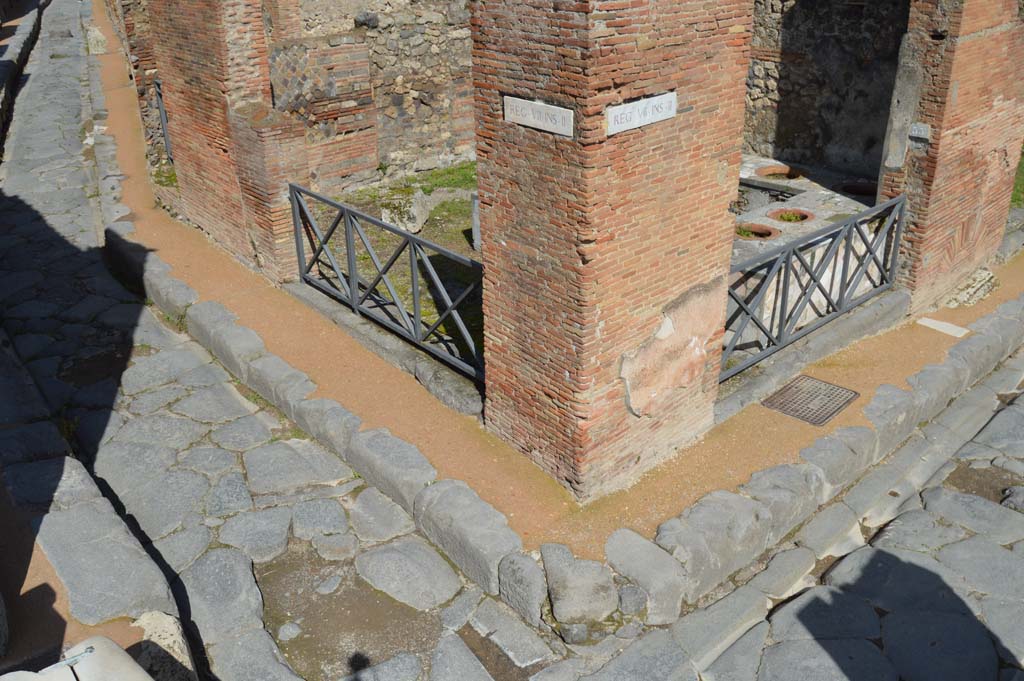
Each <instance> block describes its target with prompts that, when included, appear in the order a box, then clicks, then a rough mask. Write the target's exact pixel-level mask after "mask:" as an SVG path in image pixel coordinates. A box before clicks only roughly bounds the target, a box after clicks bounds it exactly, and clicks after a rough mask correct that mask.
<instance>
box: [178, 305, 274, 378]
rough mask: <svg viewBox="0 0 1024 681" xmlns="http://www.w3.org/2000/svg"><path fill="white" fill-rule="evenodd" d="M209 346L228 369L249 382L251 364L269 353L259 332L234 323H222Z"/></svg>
mask: <svg viewBox="0 0 1024 681" xmlns="http://www.w3.org/2000/svg"><path fill="white" fill-rule="evenodd" d="M189 309H191V308H189ZM207 347H209V348H210V352H211V353H213V355H214V357H216V358H217V359H218V360H220V363H221V364H223V365H224V366H225V367H226V368H227V370H228V371H230V372H231V373H232V374H233V375H234V376H236V377H238V378H239V379H241V380H242V381H243V382H245V383H247V384H248V382H249V380H250V378H249V365H250V364H251V363H252V361H254V360H257V359H259V358H260V357H263V356H264V355H266V354H267V348H266V346H265V345H263V339H262V338H260V337H259V334H257V333H256V332H255V331H253V330H252V329H250V328H248V327H245V326H238V325H237V324H234V323H231V324H223V325H221V326H220V327H219V329H218V330H217V333H216V334H215V335H214V336H212V337H211V338H210V345H209V346H207Z"/></svg>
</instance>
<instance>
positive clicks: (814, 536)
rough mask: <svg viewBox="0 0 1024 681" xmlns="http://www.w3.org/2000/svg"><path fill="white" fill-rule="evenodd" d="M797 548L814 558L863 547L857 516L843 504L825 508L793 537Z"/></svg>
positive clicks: (862, 536) (836, 554)
mask: <svg viewBox="0 0 1024 681" xmlns="http://www.w3.org/2000/svg"><path fill="white" fill-rule="evenodd" d="M796 542H797V544H799V545H800V546H803V547H806V548H808V549H810V550H811V551H813V552H814V555H815V556H816V557H817V558H818V559H822V558H826V557H828V556H843V555H846V554H847V553H849V552H851V551H853V550H855V549H858V548H860V547H861V546H864V535H863V534H862V533H861V530H860V524H859V523H858V521H857V516H856V515H854V513H853V511H851V510H850V508H849V507H848V506H846V504H843V503H838V504H833V505H832V506H829V507H828V508H826V509H825V510H823V511H822V512H821V513H819V514H818V515H816V516H815V517H814V519H813V520H811V522H809V523H807V525H805V526H804V527H803V529H801V530H800V534H798V535H797V537H796Z"/></svg>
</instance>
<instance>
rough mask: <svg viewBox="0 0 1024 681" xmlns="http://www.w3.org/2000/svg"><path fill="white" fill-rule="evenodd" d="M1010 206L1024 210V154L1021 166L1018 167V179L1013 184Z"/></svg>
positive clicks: (1023, 154)
mask: <svg viewBox="0 0 1024 681" xmlns="http://www.w3.org/2000/svg"><path fill="white" fill-rule="evenodd" d="M1010 205H1011V206H1013V207H1014V208H1024V153H1021V157H1020V165H1019V166H1017V179H1016V180H1015V181H1014V183H1013V197H1012V198H1011V199H1010Z"/></svg>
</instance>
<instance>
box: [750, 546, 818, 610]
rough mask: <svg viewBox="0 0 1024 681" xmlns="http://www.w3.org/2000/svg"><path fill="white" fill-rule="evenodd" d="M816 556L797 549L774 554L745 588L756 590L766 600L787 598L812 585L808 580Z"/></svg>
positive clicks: (800, 548)
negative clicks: (766, 598) (765, 597)
mask: <svg viewBox="0 0 1024 681" xmlns="http://www.w3.org/2000/svg"><path fill="white" fill-rule="evenodd" d="M816 561H817V556H815V554H814V551H811V550H810V549H808V548H803V547H798V548H795V549H789V550H788V551H782V552H780V553H777V554H775V555H774V556H773V557H772V559H771V560H770V561H769V562H768V566H767V567H766V568H765V569H764V570H762V571H761V572H759V573H758V574H757V575H756V576H755V577H754V578H753V579H752V580H750V582H748V584H747V586H750V587H752V588H754V589H757V590H758V591H760V592H761V593H763V594H764V595H765V596H768V598H772V599H776V600H781V599H784V598H789V597H790V596H792V595H793V594H795V593H797V592H798V591H801V590H802V589H804V588H805V587H808V586H811V584H813V583H814V580H813V579H810V578H808V575H810V574H811V571H812V570H813V569H814V565H815V562H816Z"/></svg>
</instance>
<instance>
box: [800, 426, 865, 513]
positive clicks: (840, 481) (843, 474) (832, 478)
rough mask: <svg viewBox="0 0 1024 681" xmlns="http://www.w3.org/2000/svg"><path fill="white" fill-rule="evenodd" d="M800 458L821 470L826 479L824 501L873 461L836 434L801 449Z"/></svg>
mask: <svg viewBox="0 0 1024 681" xmlns="http://www.w3.org/2000/svg"><path fill="white" fill-rule="evenodd" d="M864 453H866V451H865V452H864ZM800 458H801V459H803V460H804V461H806V462H807V463H808V464H810V465H812V466H814V467H816V468H817V469H819V470H820V471H821V474H822V477H823V480H824V485H823V489H822V497H823V498H822V503H824V502H825V501H828V500H831V499H832V498H834V497H835V495H836V494H838V493H839V491H840V490H842V489H844V488H845V487H846V486H847V485H849V484H850V483H851V482H853V481H854V480H856V479H857V478H858V477H860V475H861V474H862V473H863V472H864V469H865V468H867V467H868V466H870V465H871V463H872V462H871V461H870V460H868V459H866V458H862V457H861V456H859V455H858V454H857V453H856V452H855V451H854V450H852V449H851V448H850V447H849V445H847V444H846V442H844V441H843V440H842V439H840V438H838V437H835V436H827V437H823V438H821V439H819V440H817V441H815V442H814V444H812V445H811V446H810V447H807V448H805V449H803V450H801V451H800Z"/></svg>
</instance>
